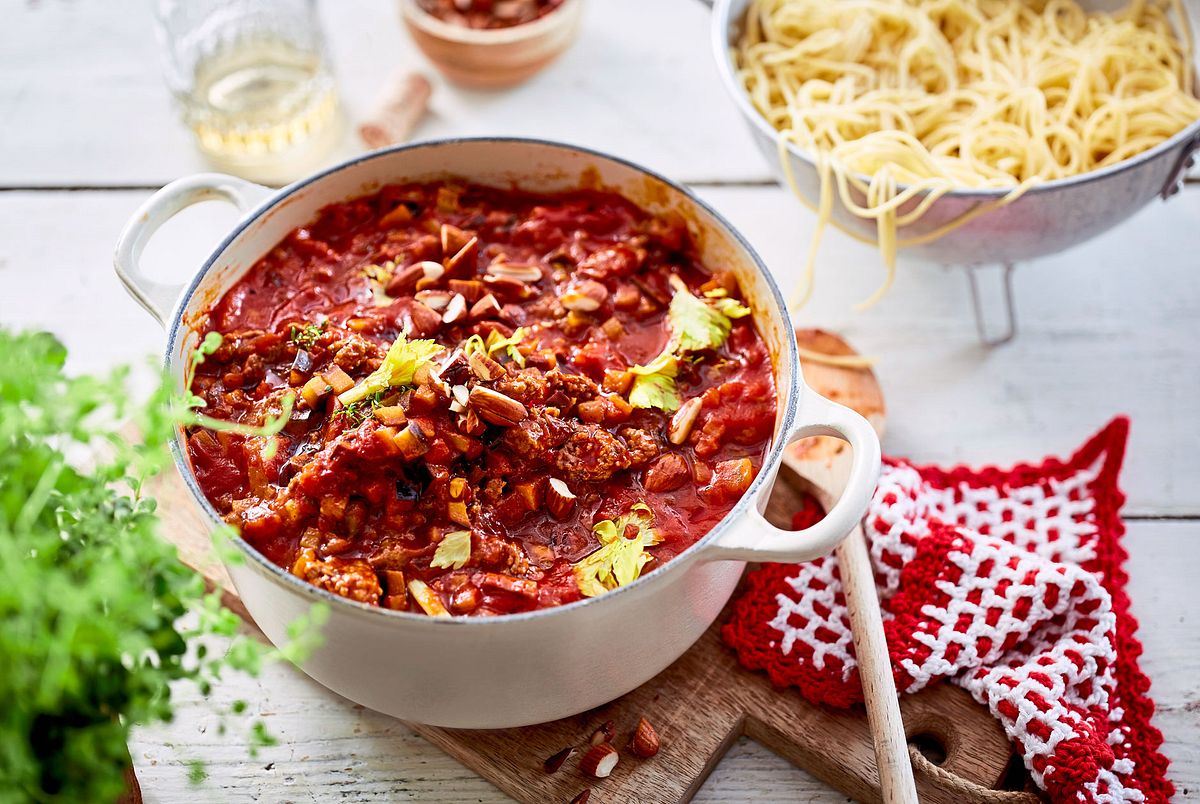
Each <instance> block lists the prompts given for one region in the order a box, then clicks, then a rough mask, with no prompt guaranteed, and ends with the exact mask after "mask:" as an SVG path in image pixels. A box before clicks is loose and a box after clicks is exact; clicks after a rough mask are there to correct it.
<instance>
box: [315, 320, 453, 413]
mask: <svg viewBox="0 0 1200 804" xmlns="http://www.w3.org/2000/svg"><path fill="white" fill-rule="evenodd" d="M440 351H442V347H441V345H440V344H438V342H437V341H432V340H419V341H410V340H408V338H407V337H405V335H404V333H403V332H401V333H400V334H399V335H398V336H396V340H395V341H394V342H393V343H392V345H391V347H390V348H389V349H388V352H387V355H385V356H384V358H383V363H382V364H380V366H379V368H377V369H375V371H373V372H371V373H370V374H368V375H367V376H366V377H364V378H363V379H362V380H360V381H359V382H358V384H357V385H355V386H354V387H353V388H351V389H350V390H348V391H345V392H343V393H342V394H341V395H339V396H338V401H340V402H341V403H342V404H343V405H347V406H349V405H351V404H353V403H355V402H357V401H359V400H360V399H366V398H367V397H368V396H371V395H372V394H377V393H379V392H380V391H386V390H387V389H388V388H391V387H392V386H396V385H411V384H412V381H413V376H414V375H415V374H416V372H417V369H419V368H421V366H424V365H426V364H428V363H432V362H433V356H434V355H436V354H437V353H438V352H440Z"/></svg>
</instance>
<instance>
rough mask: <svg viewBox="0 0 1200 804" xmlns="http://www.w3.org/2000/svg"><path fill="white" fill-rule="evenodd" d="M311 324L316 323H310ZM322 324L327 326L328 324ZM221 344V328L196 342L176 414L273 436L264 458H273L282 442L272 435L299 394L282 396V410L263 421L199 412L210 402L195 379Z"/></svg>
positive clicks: (187, 422)
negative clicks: (201, 394) (195, 385)
mask: <svg viewBox="0 0 1200 804" xmlns="http://www.w3.org/2000/svg"><path fill="white" fill-rule="evenodd" d="M309 326H310V327H311V326H316V325H315V324H310V325H309ZM321 326H322V327H323V326H324V324H322V325H321ZM220 345H221V334H220V333H219V332H209V333H208V334H207V335H205V336H204V339H203V340H202V341H200V343H199V345H198V346H196V350H195V351H194V352H192V361H191V363H190V364H189V365H188V371H187V375H186V376H185V378H184V384H185V387H184V393H183V397H182V399H181V400H176V401H177V402H182V407H180V405H178V404H177V405H175V417H176V418H177V419H178V420H179V422H180V423H181V424H183V425H184V426H196V427H203V428H205V429H208V430H214V431H216V432H223V433H237V434H238V435H244V436H258V437H260V438H268V439H271V441H269V442H268V443H267V445H266V446H265V447H264V448H263V452H262V455H263V458H265V459H266V460H270V459H271V458H273V457H275V451H276V450H277V449H278V448H279V445H278V444H277V443H276V442H275V440H274V439H273V438H272V436H275V435H278V434H279V433H280V432H281V431H282V430H283V428H284V427H285V426H287V423H288V421H289V420H290V419H291V418H292V408H293V407H294V406H295V404H296V395H295V394H294V393H292V392H291V391H288V392H287V393H285V394H284V395H283V396H282V397H280V399H279V413H278V414H276V415H274V416H269V417H267V420H266V421H265V422H263V423H262V424H261V425H253V424H243V423H242V422H230V421H225V420H224V419H214V418H213V417H212V416H205V415H204V414H203V413H196V408H202V407H204V406H205V405H206V404H208V403H207V402H205V401H204V400H203V399H201V398H200V397H198V396H196V395H195V394H194V393H192V382H193V381H194V380H195V378H196V368H197V367H198V366H199V365H200V364H201V363H203V362H204V360H205V358H207V357H208V356H209V355H211V354H212V353H213V352H215V351H217V348H218V347H220Z"/></svg>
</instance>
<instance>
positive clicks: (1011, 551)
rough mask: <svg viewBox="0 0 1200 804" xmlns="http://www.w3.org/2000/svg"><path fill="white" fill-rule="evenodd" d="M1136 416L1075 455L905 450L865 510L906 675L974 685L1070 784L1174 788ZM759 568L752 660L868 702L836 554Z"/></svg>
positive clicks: (815, 691)
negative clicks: (973, 456)
mask: <svg viewBox="0 0 1200 804" xmlns="http://www.w3.org/2000/svg"><path fill="white" fill-rule="evenodd" d="M1128 430H1129V423H1128V420H1126V419H1124V418H1119V419H1116V420H1114V421H1113V422H1111V423H1110V424H1109V425H1108V426H1107V427H1106V428H1105V429H1104V430H1102V431H1101V432H1100V433H1099V434H1097V435H1096V436H1095V437H1094V438H1092V440H1091V441H1089V442H1088V443H1087V444H1086V445H1085V446H1084V447H1083V448H1082V449H1080V450H1079V451H1078V452H1077V453H1076V454H1075V455H1074V456H1073V457H1072V458H1071V459H1070V460H1068V461H1066V462H1062V461H1059V460H1055V459H1049V460H1047V461H1045V462H1044V463H1042V464H1041V465H1040V466H1029V465H1021V466H1018V467H1016V468H1014V469H1012V470H1009V471H1001V470H998V469H995V468H987V469H982V470H979V471H975V470H970V469H966V468H961V467H960V468H956V469H952V470H949V471H945V470H941V469H937V468H933V467H921V466H914V465H913V464H911V463H908V462H906V461H902V460H893V459H887V460H885V462H884V471H883V475H882V478H881V479H880V483H879V489H878V491H876V493H875V497H874V500H873V501H872V503H871V507H870V509H869V510H868V513H867V517H866V519H865V521H864V525H865V532H866V535H867V540H868V543H869V545H870V551H871V556H872V559H873V564H874V568H875V576H876V582H877V584H878V587H879V594H880V598H881V601H882V604H883V608H884V619H885V621H886V622H885V627H886V631H887V637H888V645H889V649H890V652H891V658H892V669H893V672H894V674H895V677H896V684H897V687H898V688H899V690H900V691H901V692H902V693H903V692H915V691H916V690H919V689H921V688H923V687H925V686H926V685H928V684H930V683H932V682H935V681H938V680H941V679H949V680H950V681H951V682H952V683H955V684H958V685H959V686H962V687H964V688H966V689H967V690H969V691H970V692H971V694H972V695H973V696H974V697H975V698H976V700H978V701H980V702H981V703H983V704H986V705H987V706H988V707H989V708H990V709H991V711H992V713H993V714H994V715H995V716H996V717H997V718H998V719H999V720H1000V721H1001V723H1002V724H1003V726H1004V729H1005V730H1006V732H1007V733H1008V735H1009V737H1010V738H1011V739H1012V740H1013V744H1014V746H1015V747H1016V750H1017V751H1018V752H1019V753H1020V754H1021V756H1022V757H1023V758H1024V760H1025V765H1026V767H1027V768H1028V769H1029V771H1030V774H1031V775H1032V777H1033V779H1034V781H1035V782H1036V783H1037V784H1038V785H1039V786H1040V787H1041V788H1042V789H1043V790H1045V791H1046V792H1047V793H1048V794H1049V796H1050V798H1051V799H1052V800H1054V801H1094V802H1118V801H1148V802H1157V801H1165V800H1166V799H1168V798H1169V797H1170V796H1171V794H1172V793H1173V791H1174V787H1173V786H1172V785H1171V783H1170V782H1169V781H1168V780H1167V779H1166V775H1165V774H1166V767H1167V760H1166V758H1165V757H1164V756H1163V755H1162V754H1160V753H1159V751H1158V749H1159V746H1160V745H1161V744H1162V735H1161V733H1160V732H1159V731H1158V730H1157V729H1155V728H1154V727H1153V726H1152V725H1151V724H1150V717H1151V715H1152V714H1153V711H1154V704H1153V702H1152V701H1151V700H1150V698H1149V697H1148V696H1147V690H1148V689H1149V681H1148V679H1147V678H1146V676H1145V675H1144V674H1143V673H1142V672H1141V670H1140V669H1139V667H1138V657H1139V655H1140V654H1141V645H1140V643H1139V642H1138V641H1137V639H1136V638H1135V636H1134V635H1135V632H1136V630H1137V621H1136V620H1135V619H1134V618H1133V616H1132V615H1131V614H1130V613H1129V600H1128V598H1127V597H1126V594H1125V584H1126V580H1127V576H1126V575H1125V572H1124V570H1123V569H1122V566H1121V565H1122V563H1123V562H1124V560H1125V557H1126V554H1125V551H1124V548H1122V546H1121V544H1120V538H1121V535H1122V534H1123V532H1124V527H1123V525H1122V523H1121V519H1120V516H1119V511H1120V507H1121V504H1122V503H1123V502H1124V497H1123V495H1122V494H1121V492H1120V489H1119V488H1118V486H1117V475H1118V472H1119V470H1120V467H1121V460H1122V458H1123V456H1124V451H1125V441H1126V437H1127V435H1128ZM747 581H748V583H747V588H746V591H745V592H744V593H743V594H742V596H741V597H740V598H739V599H738V600H737V601H736V602H735V604H734V614H733V617H732V619H731V620H730V621H729V623H727V624H726V626H725V628H724V636H725V640H726V642H727V643H728V644H729V645H730V646H731V647H733V648H734V649H735V650H736V651H737V653H738V657H739V659H740V661H741V663H742V664H743V665H745V666H746V667H748V668H751V669H755V670H765V671H766V672H767V673H768V674H769V675H770V677H771V679H772V681H774V683H775V684H777V685H779V686H795V687H797V688H798V689H799V691H800V692H801V694H803V695H804V696H805V697H806V698H808V699H809V700H811V701H813V702H815V703H820V704H825V705H830V706H839V707H845V706H851V705H854V704H856V703H859V702H860V701H861V700H862V688H861V686H860V684H859V679H858V673H857V665H856V664H855V660H854V646H853V644H852V641H851V634H850V621H849V617H848V616H847V613H846V606H845V599H844V598H843V596H842V592H841V585H840V581H839V580H838V572H837V561H836V559H834V558H833V557H826V558H822V559H818V560H816V561H813V562H810V563H807V564H801V565H771V566H766V567H764V568H762V569H759V570H757V571H755V572H752V573H750V575H749V576H748V578H747Z"/></svg>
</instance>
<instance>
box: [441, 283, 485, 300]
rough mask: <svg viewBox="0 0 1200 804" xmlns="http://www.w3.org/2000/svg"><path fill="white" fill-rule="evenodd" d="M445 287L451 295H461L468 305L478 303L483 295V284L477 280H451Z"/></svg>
mask: <svg viewBox="0 0 1200 804" xmlns="http://www.w3.org/2000/svg"><path fill="white" fill-rule="evenodd" d="M446 285H447V286H448V287H449V288H450V292H451V293H461V294H462V296H463V298H464V299H466V300H467V302H468V303H469V304H474V303H475V302H477V301H479V297H480V296H482V295H483V283H482V282H480V281H479V280H478V279H451V280H450V281H448V282H447V283H446Z"/></svg>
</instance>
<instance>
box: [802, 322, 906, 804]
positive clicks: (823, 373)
mask: <svg viewBox="0 0 1200 804" xmlns="http://www.w3.org/2000/svg"><path fill="white" fill-rule="evenodd" d="M796 341H797V343H799V345H800V346H801V347H803V348H805V349H809V350H811V351H813V352H818V353H821V354H828V355H847V356H852V355H854V354H855V351H854V349H853V348H851V346H850V345H849V344H848V343H846V342H845V341H843V340H842V339H841V338H839V337H838V336H836V335H833V334H832V333H829V332H824V331H822V330H817V329H801V330H796ZM801 363H802V365H803V367H804V379H805V381H806V382H807V383H808V384H809V385H810V386H811V387H812V388H813V389H814V390H815V391H817V393H820V394H822V395H824V396H826V397H828V398H829V399H831V400H833V401H834V402H839V403H841V404H843V405H846V406H847V407H850V408H853V409H854V410H856V411H858V412H859V413H860V414H861V415H862V416H863V417H864V418H865V419H867V421H869V422H870V423H871V425H872V426H873V427H874V428H875V432H876V433H878V434H879V435H880V436H882V435H883V426H884V406H883V390H882V389H881V388H880V387H879V382H878V381H877V380H876V379H875V375H874V374H873V373H872V372H871V370H870V369H861V368H844V367H840V366H831V365H827V364H824V363H817V362H814V361H806V360H804V359H801ZM851 458H852V452H851V450H850V445H849V444H847V443H846V442H844V441H841V440H839V439H836V438H827V437H817V438H806V439H803V440H801V441H798V442H796V443H795V444H794V445H792V447H791V448H789V449H788V451H787V452H786V453H785V455H784V459H783V460H784V463H785V464H786V465H787V466H789V467H791V468H792V469H793V470H794V471H795V472H796V474H798V475H800V477H802V478H804V479H805V480H807V481H808V482H809V483H810V484H811V485H812V487H813V492H814V494H815V496H816V498H817V500H818V501H819V502H820V503H821V505H823V506H824V507H825V508H826V509H827V510H828V508H829V507H831V506H832V505H833V503H834V502H835V501H836V500H837V498H838V496H839V495H840V494H841V492H842V489H844V488H845V486H846V481H847V479H848V477H849V471H850V461H851ZM836 555H837V560H838V569H839V573H840V575H841V580H842V589H843V591H844V593H845V595H846V607H847V609H848V610H849V614H850V629H851V631H852V633H853V635H854V653H855V656H856V658H857V659H858V672H859V676H860V677H861V679H862V685H863V697H864V699H865V701H866V705H867V721H868V722H869V723H870V725H871V733H872V736H873V738H874V743H875V762H876V764H877V766H878V770H879V786H880V791H881V792H882V800H883V801H884V802H885V804H916V802H917V788H916V785H915V783H914V782H913V770H912V763H911V761H910V760H909V756H908V738H907V737H906V735H905V732H904V722H903V721H902V720H901V717H900V699H899V697H898V696H897V694H896V683H895V679H893V678H892V666H891V661H890V660H889V658H888V655H889V654H888V649H887V641H886V639H885V637H884V631H883V615H882V613H881V612H880V609H879V597H878V595H877V593H876V591H875V576H874V573H873V571H872V569H871V557H870V554H869V553H868V551H867V541H866V537H865V536H864V535H863V530H862V526H861V525H860V526H859V527H856V528H855V529H854V531H853V532H852V533H851V534H850V535H849V536H848V537H846V539H845V541H843V542H842V543H841V545H839V546H838V548H837V551H836Z"/></svg>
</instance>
